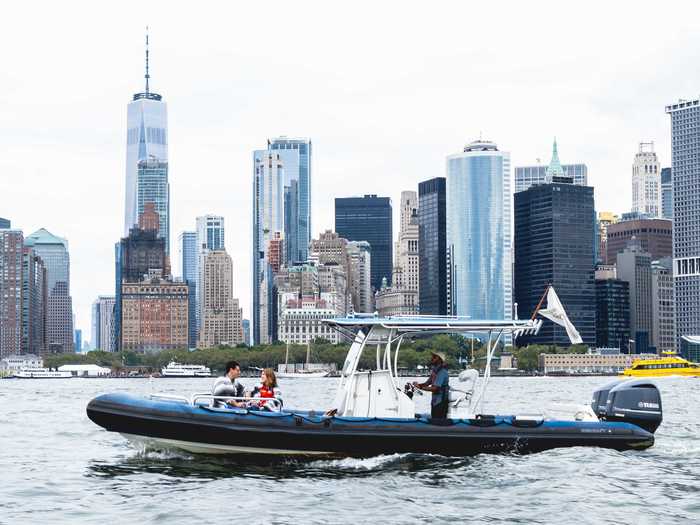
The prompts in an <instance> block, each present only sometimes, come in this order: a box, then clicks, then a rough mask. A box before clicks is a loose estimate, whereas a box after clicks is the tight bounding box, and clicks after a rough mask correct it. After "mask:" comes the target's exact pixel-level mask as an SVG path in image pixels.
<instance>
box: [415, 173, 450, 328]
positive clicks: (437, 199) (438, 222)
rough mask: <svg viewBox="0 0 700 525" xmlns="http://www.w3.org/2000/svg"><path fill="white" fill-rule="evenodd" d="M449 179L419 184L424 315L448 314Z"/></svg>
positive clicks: (420, 291)
mask: <svg viewBox="0 0 700 525" xmlns="http://www.w3.org/2000/svg"><path fill="white" fill-rule="evenodd" d="M446 180H447V179H445V177H436V178H434V179H430V180H427V181H424V182H421V183H420V184H418V245H419V246H420V250H419V261H418V265H419V270H418V274H419V279H420V283H419V286H418V290H419V295H418V303H419V308H420V313H421V314H424V315H426V314H427V315H446V314H447V290H448V276H449V274H448V271H447V240H446V235H447V230H446V228H447V226H446V224H445V221H446V202H447V196H446V193H445V188H446Z"/></svg>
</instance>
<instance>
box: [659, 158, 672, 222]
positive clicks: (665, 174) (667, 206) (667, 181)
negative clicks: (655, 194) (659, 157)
mask: <svg viewBox="0 0 700 525" xmlns="http://www.w3.org/2000/svg"><path fill="white" fill-rule="evenodd" d="M671 175H672V174H671V168H662V169H661V216H662V217H663V218H664V219H673V179H672V176H671Z"/></svg>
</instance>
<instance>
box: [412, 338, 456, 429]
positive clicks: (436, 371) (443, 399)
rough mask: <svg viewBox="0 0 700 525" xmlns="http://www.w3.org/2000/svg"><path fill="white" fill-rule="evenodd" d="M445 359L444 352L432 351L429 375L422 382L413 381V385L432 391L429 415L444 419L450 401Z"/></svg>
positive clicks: (448, 376) (448, 377) (448, 378)
mask: <svg viewBox="0 0 700 525" xmlns="http://www.w3.org/2000/svg"><path fill="white" fill-rule="evenodd" d="M446 361H447V359H446V358H445V353H444V352H432V355H431V358H430V365H431V368H430V377H429V378H428V380H427V381H425V382H424V383H418V382H417V381H414V382H413V386H414V387H416V388H418V389H420V390H425V391H427V392H432V393H433V397H432V399H431V400H430V417H431V418H434V419H445V418H446V417H447V406H448V404H449V402H450V375H449V374H448V372H447V363H446Z"/></svg>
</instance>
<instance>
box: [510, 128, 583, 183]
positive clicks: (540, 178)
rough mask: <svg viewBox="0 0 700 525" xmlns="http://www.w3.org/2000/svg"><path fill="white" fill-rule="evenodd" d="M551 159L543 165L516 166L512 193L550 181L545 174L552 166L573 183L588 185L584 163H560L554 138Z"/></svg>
mask: <svg viewBox="0 0 700 525" xmlns="http://www.w3.org/2000/svg"><path fill="white" fill-rule="evenodd" d="M552 160H553V161H554V162H550V164H545V165H537V166H521V167H516V168H515V191H514V193H518V192H521V191H525V190H526V189H528V188H529V187H531V186H534V185H536V184H544V183H545V182H552V179H551V177H550V178H548V176H547V170H550V171H551V170H552V169H553V168H554V169H555V171H556V172H557V174H558V175H563V176H565V177H569V178H571V179H573V183H574V184H576V185H578V186H588V167H587V166H586V165H585V164H561V162H560V161H559V151H558V148H557V141H556V139H555V140H554V144H553V145H552Z"/></svg>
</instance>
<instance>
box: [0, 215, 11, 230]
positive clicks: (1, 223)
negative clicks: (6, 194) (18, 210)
mask: <svg viewBox="0 0 700 525" xmlns="http://www.w3.org/2000/svg"><path fill="white" fill-rule="evenodd" d="M10 224H11V223H10V221H9V220H8V219H3V218H2V217H0V229H2V228H8V229H9V228H10Z"/></svg>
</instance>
